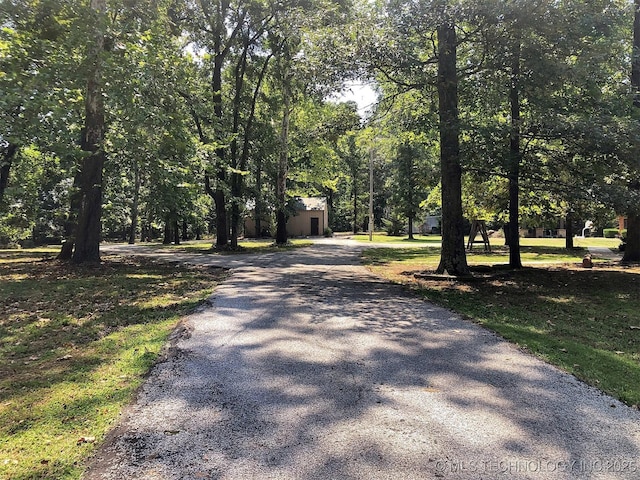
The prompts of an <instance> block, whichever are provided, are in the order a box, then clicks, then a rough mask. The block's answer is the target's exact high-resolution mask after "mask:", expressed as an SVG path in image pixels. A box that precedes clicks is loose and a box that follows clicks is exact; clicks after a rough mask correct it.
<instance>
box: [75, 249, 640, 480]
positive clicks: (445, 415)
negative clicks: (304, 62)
mask: <svg viewBox="0 0 640 480" xmlns="http://www.w3.org/2000/svg"><path fill="white" fill-rule="evenodd" d="M120 248H124V247H120ZM140 251H141V250H140ZM187 257H189V258H191V260H192V261H194V262H197V263H220V262H222V263H224V264H226V265H229V266H233V267H234V271H233V272H234V273H233V275H232V276H231V277H230V278H229V280H228V281H226V282H225V283H224V284H223V285H221V286H220V287H219V288H218V289H217V290H216V292H215V294H214V296H213V297H212V299H211V305H210V306H209V307H208V308H205V309H202V310H201V311H199V312H197V313H195V314H193V315H192V316H190V317H189V319H188V325H189V332H188V333H184V334H183V335H182V336H181V338H179V339H178V340H177V343H176V345H175V348H173V349H172V355H171V356H170V357H169V358H168V359H167V360H166V361H165V362H163V363H160V364H158V365H157V367H156V368H155V369H154V370H153V372H152V374H151V376H150V377H149V379H148V381H147V383H146V384H145V386H144V388H143V389H142V390H141V392H140V394H139V398H138V400H137V402H136V403H135V404H134V405H133V406H132V407H131V408H130V409H129V410H128V412H127V414H126V415H125V416H124V417H123V419H122V423H121V425H120V426H119V427H118V428H117V429H116V430H115V431H114V432H113V435H112V436H111V438H110V440H109V442H108V443H107V444H106V445H105V446H104V447H103V448H102V450H101V451H100V452H99V455H98V456H97V458H96V460H95V462H94V464H93V466H92V468H91V470H90V471H89V472H88V474H87V475H86V479H87V480H95V479H118V480H119V479H123V478H127V479H128V478H131V479H134V478H135V479H199V478H203V479H225V480H226V479H367V480H368V479H432V478H452V479H453V478H456V479H457V478H460V479H474V480H477V479H492V478H527V479H529V478H530V479H565V478H585V479H587V478H588V479H591V478H603V479H616V478H621V479H635V478H640V412H638V411H636V410H633V409H631V408H628V407H626V406H624V405H623V404H621V403H619V402H617V401H616V400H613V399H612V398H610V397H607V396H605V395H603V394H601V393H600V392H598V391H597V390H595V389H593V388H590V387H587V386H585V385H584V384H582V383H581V382H579V381H577V380H576V379H575V378H574V377H572V376H570V375H567V374H564V373H562V372H560V371H558V370H557V369H555V368H553V367H551V366H548V365H546V364H545V363H543V362H541V361H539V360H536V359H534V358H532V357H531V356H529V355H527V354H524V353H522V352H520V351H519V350H518V349H517V348H515V347H514V346H512V345H510V344H508V343H506V342H504V341H501V340H500V339H498V338H496V336H494V335H493V334H491V333H489V332H487V331H485V330H483V329H481V328H479V327H477V326H475V325H473V324H471V323H469V322H466V321H463V320H461V319H460V318H459V317H457V316H456V315H454V314H452V313H451V312H449V311H447V310H444V309H442V308H439V307H435V306H433V305H431V304H428V303H424V302H422V301H420V300H418V299H416V298H415V297H413V296H411V295H409V294H407V293H406V292H404V291H403V290H402V289H401V288H400V287H397V286H393V285H389V284H387V283H385V282H383V281H381V280H379V279H377V278H375V277H374V276H372V275H371V274H369V273H368V272H367V270H365V269H364V268H363V267H361V266H359V262H358V258H357V249H354V248H351V247H348V246H347V245H346V243H343V244H340V245H336V244H330V243H328V244H317V245H315V246H313V247H310V248H306V249H301V250H296V251H289V252H283V253H275V254H269V255H263V256H255V255H244V256H234V257H226V256H225V257H215V258H211V257H207V256H188V255H181V256H180V258H181V259H182V260H185V259H186V258H187Z"/></svg>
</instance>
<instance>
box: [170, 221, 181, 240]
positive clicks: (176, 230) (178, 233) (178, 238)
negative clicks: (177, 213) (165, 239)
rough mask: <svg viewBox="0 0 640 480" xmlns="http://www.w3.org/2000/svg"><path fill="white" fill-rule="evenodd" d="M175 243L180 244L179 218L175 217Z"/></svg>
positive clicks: (173, 230)
mask: <svg viewBox="0 0 640 480" xmlns="http://www.w3.org/2000/svg"><path fill="white" fill-rule="evenodd" d="M172 233H173V244H174V245H180V226H179V225H178V219H175V220H174V221H173V224H172Z"/></svg>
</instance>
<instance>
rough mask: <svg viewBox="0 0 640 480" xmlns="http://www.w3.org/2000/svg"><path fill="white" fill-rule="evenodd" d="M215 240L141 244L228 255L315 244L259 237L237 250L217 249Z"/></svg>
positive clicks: (304, 241)
mask: <svg viewBox="0 0 640 480" xmlns="http://www.w3.org/2000/svg"><path fill="white" fill-rule="evenodd" d="M214 243H215V240H211V239H207V240H188V241H185V242H182V243H181V244H179V245H173V244H170V245H165V244H162V243H140V244H139V245H141V246H148V247H152V248H155V249H169V250H171V251H172V252H184V253H207V254H220V255H228V254H235V253H271V252H280V251H282V250H290V249H295V248H303V247H308V246H310V245H313V242H312V241H311V240H307V239H299V238H294V239H291V240H289V242H288V243H287V244H286V245H276V244H275V242H274V241H273V239H268V238H259V239H247V240H242V241H239V242H238V247H239V248H238V249H237V250H216V249H215V245H214Z"/></svg>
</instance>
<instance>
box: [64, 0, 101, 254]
mask: <svg viewBox="0 0 640 480" xmlns="http://www.w3.org/2000/svg"><path fill="white" fill-rule="evenodd" d="M91 9H92V10H93V13H94V33H95V38H94V42H93V45H92V46H91V50H90V52H89V54H88V59H89V69H88V71H89V73H88V79H87V92H86V98H85V113H86V118H85V129H84V135H83V138H82V145H81V148H82V150H83V151H85V152H90V154H89V156H87V157H85V158H84V159H83V161H82V165H81V167H80V176H79V179H80V210H79V212H78V223H77V225H76V232H75V246H74V250H73V256H72V260H73V262H74V263H85V262H99V261H100V234H101V217H102V172H103V169H104V162H105V160H106V157H105V154H104V151H103V150H102V142H103V140H104V101H103V98H102V64H103V60H102V56H103V54H104V36H105V19H104V17H105V14H106V0H91Z"/></svg>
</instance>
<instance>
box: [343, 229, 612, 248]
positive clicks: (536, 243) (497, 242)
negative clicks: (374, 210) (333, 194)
mask: <svg viewBox="0 0 640 480" xmlns="http://www.w3.org/2000/svg"><path fill="white" fill-rule="evenodd" d="M349 237H350V238H352V239H353V240H357V241H359V242H363V243H368V242H369V234H367V233H358V234H356V235H349ZM478 239H480V237H479V236H478V237H477V238H476V240H478ZM467 240H468V237H465V239H464V241H465V245H466V242H467ZM372 242H373V243H393V244H406V245H422V244H424V245H425V246H428V245H434V246H439V245H440V243H441V242H442V237H441V236H440V235H418V234H416V235H414V239H413V240H409V238H408V237H407V236H406V235H405V236H400V237H392V236H389V235H387V234H386V233H383V232H375V234H374V235H373V236H372ZM490 243H491V248H492V249H493V248H500V247H504V238H499V237H496V238H491V239H490ZM520 245H521V246H523V247H540V246H544V247H557V248H562V249H564V247H565V239H564V238H521V239H520ZM573 245H574V247H576V248H586V247H606V248H613V249H617V248H618V246H619V245H620V240H619V239H617V238H602V237H586V238H582V237H574V238H573ZM474 250H482V244H476V245H474Z"/></svg>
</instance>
